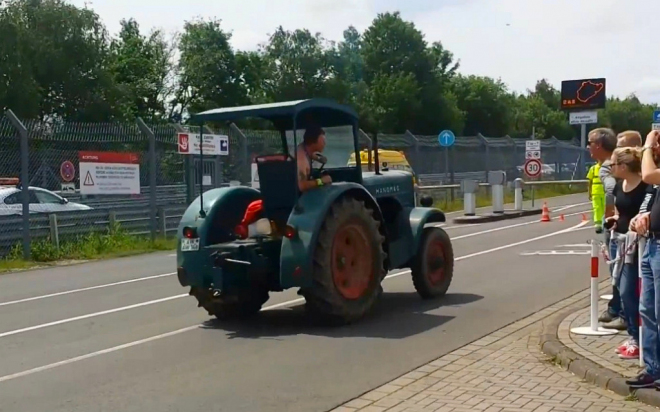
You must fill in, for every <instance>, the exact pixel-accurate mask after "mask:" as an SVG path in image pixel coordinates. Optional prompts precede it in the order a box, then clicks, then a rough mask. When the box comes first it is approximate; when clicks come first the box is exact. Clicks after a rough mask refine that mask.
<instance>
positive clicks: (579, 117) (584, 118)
mask: <svg viewBox="0 0 660 412" xmlns="http://www.w3.org/2000/svg"><path fill="white" fill-rule="evenodd" d="M568 121H569V123H570V124H594V123H598V112H597V111H595V110H592V111H588V112H571V113H569V115H568Z"/></svg>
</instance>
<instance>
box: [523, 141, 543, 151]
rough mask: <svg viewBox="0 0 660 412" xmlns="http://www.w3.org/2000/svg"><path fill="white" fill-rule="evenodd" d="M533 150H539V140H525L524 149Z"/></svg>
mask: <svg viewBox="0 0 660 412" xmlns="http://www.w3.org/2000/svg"><path fill="white" fill-rule="evenodd" d="M535 150H541V141H540V140H525V151H527V152H531V151H535Z"/></svg>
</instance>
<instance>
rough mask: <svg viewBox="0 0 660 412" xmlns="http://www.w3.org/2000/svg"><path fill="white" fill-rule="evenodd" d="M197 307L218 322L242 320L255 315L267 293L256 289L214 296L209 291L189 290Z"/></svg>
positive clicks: (266, 297)
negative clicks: (218, 320)
mask: <svg viewBox="0 0 660 412" xmlns="http://www.w3.org/2000/svg"><path fill="white" fill-rule="evenodd" d="M190 294H191V295H193V296H194V297H195V298H197V301H198V302H199V304H198V306H200V307H203V308H204V309H206V311H207V312H208V314H209V315H211V316H215V317H216V318H218V319H220V320H230V319H244V318H248V317H251V316H254V315H256V314H257V313H259V311H260V310H261V307H262V305H263V304H264V303H266V301H267V300H268V298H269V295H268V291H267V290H262V289H257V290H250V291H245V292H242V293H240V294H231V295H224V294H221V295H220V296H214V295H213V291H212V290H211V289H200V288H194V287H193V288H191V289H190Z"/></svg>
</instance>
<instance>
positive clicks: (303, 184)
mask: <svg viewBox="0 0 660 412" xmlns="http://www.w3.org/2000/svg"><path fill="white" fill-rule="evenodd" d="M310 172H311V171H310V165H309V164H308V163H307V161H306V159H305V157H304V156H300V155H298V189H299V190H300V191H301V192H303V193H304V192H306V191H308V190H311V189H314V188H316V187H318V186H319V183H318V182H317V181H316V180H309V174H310Z"/></svg>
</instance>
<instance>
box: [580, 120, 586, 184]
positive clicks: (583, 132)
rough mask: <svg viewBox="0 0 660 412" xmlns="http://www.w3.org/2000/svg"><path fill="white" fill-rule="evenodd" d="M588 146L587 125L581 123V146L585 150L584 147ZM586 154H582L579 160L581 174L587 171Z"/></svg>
mask: <svg viewBox="0 0 660 412" xmlns="http://www.w3.org/2000/svg"><path fill="white" fill-rule="evenodd" d="M585 147H587V125H586V124H581V125H580V148H581V149H583V150H584V148H585ZM584 160H585V159H584V156H580V158H579V160H578V166H579V175H578V176H582V175H583V174H584V172H585V170H584Z"/></svg>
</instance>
